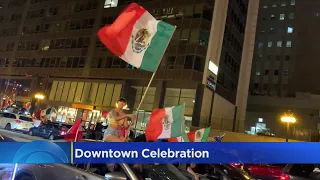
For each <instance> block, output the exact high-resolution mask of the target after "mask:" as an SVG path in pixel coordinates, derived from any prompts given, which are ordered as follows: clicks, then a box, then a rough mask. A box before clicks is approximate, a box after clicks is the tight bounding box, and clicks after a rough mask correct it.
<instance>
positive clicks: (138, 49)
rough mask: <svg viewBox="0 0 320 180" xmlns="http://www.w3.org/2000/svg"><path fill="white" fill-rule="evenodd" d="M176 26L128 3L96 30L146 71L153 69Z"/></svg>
mask: <svg viewBox="0 0 320 180" xmlns="http://www.w3.org/2000/svg"><path fill="white" fill-rule="evenodd" d="M174 30H175V26H172V25H170V24H168V23H166V22H164V21H159V20H156V19H155V18H154V17H153V16H152V15H151V14H150V13H149V12H148V11H147V10H145V9H144V8H143V7H142V6H140V5H138V4H136V3H131V4H130V5H128V6H127V7H126V8H125V9H124V11H123V12H122V13H121V14H120V15H119V17H118V18H117V19H116V20H115V21H114V23H112V24H110V25H106V26H105V27H103V28H102V29H100V31H99V32H98V36H99V38H100V41H101V42H102V43H103V44H104V45H105V46H106V47H107V48H108V49H109V50H110V51H111V52H112V53H113V54H115V55H116V56H119V57H120V58H121V59H123V60H124V61H126V62H127V63H129V64H131V65H132V66H134V67H136V68H138V69H142V70H145V71H150V72H155V71H156V70H157V67H158V65H159V63H160V61H161V59H162V56H163V54H164V52H165V50H166V48H167V45H168V44H169V42H170V40H171V37H172V35H173V33H174Z"/></svg>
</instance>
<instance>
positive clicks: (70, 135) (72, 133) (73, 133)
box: [64, 118, 83, 142]
mask: <svg viewBox="0 0 320 180" xmlns="http://www.w3.org/2000/svg"><path fill="white" fill-rule="evenodd" d="M81 123H82V119H81V118H80V119H78V120H77V121H76V122H75V123H74V124H73V125H72V127H71V128H70V129H69V131H68V133H67V134H66V135H65V136H64V139H65V140H66V141H67V142H73V141H74V140H75V139H76V137H77V141H78V140H81V139H83V136H82V130H81V129H79V128H81ZM77 133H78V135H77Z"/></svg>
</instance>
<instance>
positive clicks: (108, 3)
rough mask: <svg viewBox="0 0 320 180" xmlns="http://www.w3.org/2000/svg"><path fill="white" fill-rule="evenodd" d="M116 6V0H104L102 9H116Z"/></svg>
mask: <svg viewBox="0 0 320 180" xmlns="http://www.w3.org/2000/svg"><path fill="white" fill-rule="evenodd" d="M117 6H118V0H105V1H104V8H111V7H117Z"/></svg>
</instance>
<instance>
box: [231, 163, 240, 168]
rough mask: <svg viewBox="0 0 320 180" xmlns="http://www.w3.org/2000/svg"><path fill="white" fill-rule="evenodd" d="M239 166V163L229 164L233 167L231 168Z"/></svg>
mask: <svg viewBox="0 0 320 180" xmlns="http://www.w3.org/2000/svg"><path fill="white" fill-rule="evenodd" d="M239 165H240V164H239V163H231V166H233V167H237V166H239Z"/></svg>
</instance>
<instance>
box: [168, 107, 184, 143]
mask: <svg viewBox="0 0 320 180" xmlns="http://www.w3.org/2000/svg"><path fill="white" fill-rule="evenodd" d="M183 111H184V105H178V106H174V107H173V108H172V119H173V123H172V125H171V137H179V136H181V132H184V129H183V130H182V120H183V116H184V114H183Z"/></svg>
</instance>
